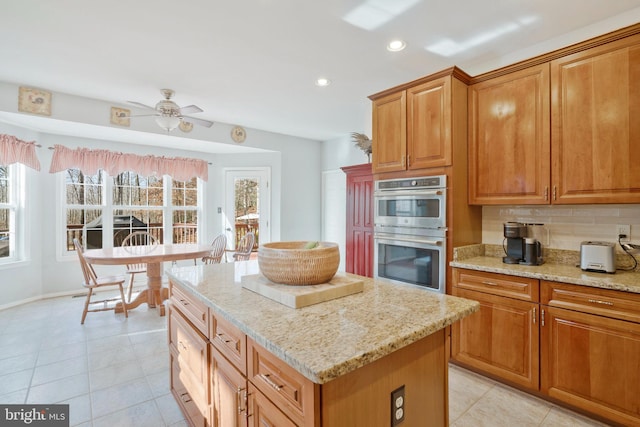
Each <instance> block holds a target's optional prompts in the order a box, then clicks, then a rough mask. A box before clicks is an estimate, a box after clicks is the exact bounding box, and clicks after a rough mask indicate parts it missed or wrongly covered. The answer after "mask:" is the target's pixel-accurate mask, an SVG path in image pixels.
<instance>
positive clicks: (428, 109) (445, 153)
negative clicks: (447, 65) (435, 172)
mask: <svg viewBox="0 0 640 427" xmlns="http://www.w3.org/2000/svg"><path fill="white" fill-rule="evenodd" d="M407 109H408V111H407V169H424V168H432V167H438V166H449V165H451V77H449V76H447V77H443V78H440V79H436V80H433V81H431V82H428V83H424V84H421V85H418V86H415V87H412V88H410V89H407Z"/></svg>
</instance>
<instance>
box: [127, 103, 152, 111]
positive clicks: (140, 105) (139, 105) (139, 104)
mask: <svg viewBox="0 0 640 427" xmlns="http://www.w3.org/2000/svg"><path fill="white" fill-rule="evenodd" d="M127 102H128V103H130V104H133V105H137V106H138V107H142V108H149V109H150V110H155V108H154V107H150V106H148V105H144V104H141V103H139V102H136V101H127Z"/></svg>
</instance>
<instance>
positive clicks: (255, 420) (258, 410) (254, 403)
mask: <svg viewBox="0 0 640 427" xmlns="http://www.w3.org/2000/svg"><path fill="white" fill-rule="evenodd" d="M249 413H250V414H251V417H250V418H249V426H250V427H296V425H295V424H294V423H293V421H291V420H290V419H289V418H287V417H285V415H284V414H283V413H282V412H281V411H280V410H279V409H278V408H277V407H276V406H275V405H274V404H273V403H271V401H270V400H269V399H267V398H266V397H265V396H264V395H263V394H262V393H260V391H259V390H258V389H256V388H255V387H254V386H253V384H249Z"/></svg>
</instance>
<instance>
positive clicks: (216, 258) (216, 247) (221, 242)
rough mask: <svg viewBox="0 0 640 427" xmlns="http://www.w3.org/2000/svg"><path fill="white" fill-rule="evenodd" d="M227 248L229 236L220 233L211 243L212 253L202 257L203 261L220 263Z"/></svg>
mask: <svg viewBox="0 0 640 427" xmlns="http://www.w3.org/2000/svg"><path fill="white" fill-rule="evenodd" d="M226 248H227V236H226V235H225V234H220V235H219V236H217V237H216V238H215V239H213V243H211V253H210V254H209V255H207V256H205V257H202V262H204V263H205V264H220V262H221V261H222V256H223V255H224V250H225V249H226Z"/></svg>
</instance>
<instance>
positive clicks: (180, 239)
mask: <svg viewBox="0 0 640 427" xmlns="http://www.w3.org/2000/svg"><path fill="white" fill-rule="evenodd" d="M197 242H198V217H197V211H195V210H193V211H191V210H176V211H174V212H173V243H197Z"/></svg>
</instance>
